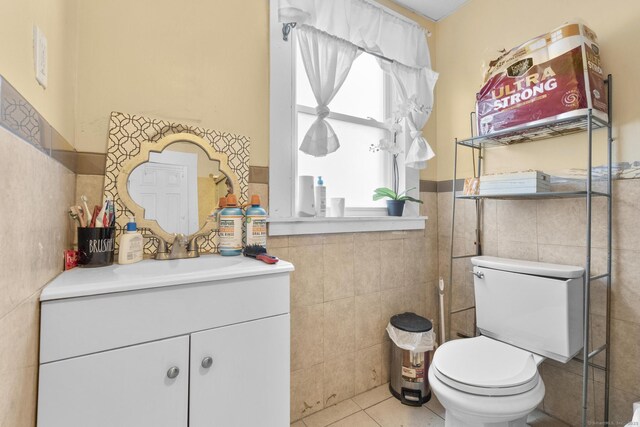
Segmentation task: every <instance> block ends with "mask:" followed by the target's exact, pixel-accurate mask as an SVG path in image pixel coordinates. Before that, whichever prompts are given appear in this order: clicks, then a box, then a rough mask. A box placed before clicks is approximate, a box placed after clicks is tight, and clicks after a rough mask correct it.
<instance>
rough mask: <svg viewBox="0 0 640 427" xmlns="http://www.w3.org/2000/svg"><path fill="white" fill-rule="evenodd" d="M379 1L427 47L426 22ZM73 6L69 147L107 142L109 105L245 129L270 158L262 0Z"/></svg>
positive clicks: (91, 147) (255, 150) (256, 158)
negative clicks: (73, 101)
mask: <svg viewBox="0 0 640 427" xmlns="http://www.w3.org/2000/svg"><path fill="white" fill-rule="evenodd" d="M381 3H383V4H385V5H387V6H390V7H392V8H393V9H395V10H397V11H399V12H400V13H403V14H405V15H408V16H409V17H411V18H413V19H415V20H417V21H418V22H419V23H420V24H421V25H423V26H426V27H427V28H429V29H430V30H431V31H432V32H433V33H434V36H433V37H432V38H431V39H430V40H429V43H430V45H431V48H432V49H435V45H434V41H435V27H434V24H433V23H432V22H430V21H428V20H426V19H424V18H421V17H419V16H417V15H415V14H412V13H410V12H408V11H406V10H403V9H401V8H400V7H398V6H397V5H395V4H394V3H392V2H391V1H389V0H384V1H381ZM79 11H80V12H79V14H80V29H79V32H80V34H82V37H80V41H79V54H78V55H79V60H78V65H79V67H78V108H77V111H78V114H77V148H78V150H80V151H92V152H105V151H106V141H107V129H108V117H109V113H110V112H111V111H114V110H115V111H123V112H128V113H136V114H142V115H147V116H151V117H158V118H163V119H169V120H172V121H177V122H181V123H186V124H193V125H198V126H204V127H207V128H213V129H219V130H226V131H229V132H233V133H239V134H243V135H246V136H248V137H250V138H251V160H250V164H251V165H253V166H267V165H268V164H269V141H268V140H269V32H268V25H269V20H268V12H269V2H268V1H267V0H244V1H241V2H240V1H238V2H230V1H222V0H215V1H211V0H192V1H189V2H176V1H174V0H160V1H158V0H140V1H136V2H130V1H125V0H114V1H91V2H81V4H80V7H79ZM151 11H152V12H151ZM432 56H435V55H433V54H432ZM434 117H435V114H434ZM431 123H433V124H434V125H432V126H428V127H427V131H426V135H427V138H429V139H430V140H432V141H435V119H434V118H432V120H431ZM430 166H431V169H430V170H431V171H433V172H432V173H433V177H435V161H433V162H432V164H431V165H430Z"/></svg>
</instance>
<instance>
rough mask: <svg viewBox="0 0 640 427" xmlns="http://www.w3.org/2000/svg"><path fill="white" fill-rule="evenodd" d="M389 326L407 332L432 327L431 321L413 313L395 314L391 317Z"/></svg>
mask: <svg viewBox="0 0 640 427" xmlns="http://www.w3.org/2000/svg"><path fill="white" fill-rule="evenodd" d="M390 322H391V326H393V327H394V328H398V329H401V330H403V331H407V332H428V331H430V330H431V328H433V325H431V321H430V320H428V319H425V318H424V317H422V316H418V315H417V314H415V313H402V314H396V315H395V316H392V317H391V320H390Z"/></svg>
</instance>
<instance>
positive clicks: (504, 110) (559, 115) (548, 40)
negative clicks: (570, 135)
mask: <svg viewBox="0 0 640 427" xmlns="http://www.w3.org/2000/svg"><path fill="white" fill-rule="evenodd" d="M589 108H592V109H593V114H594V115H595V116H597V117H598V118H600V119H602V120H605V121H606V120H607V111H608V106H607V96H606V92H605V87H604V76H603V71H602V62H601V60H600V48H599V47H598V43H597V37H596V34H595V33H594V32H593V31H592V30H591V29H589V28H588V27H587V26H586V25H584V24H578V23H572V24H566V25H563V26H561V27H559V28H556V29H555V30H553V31H551V32H550V33H547V34H543V35H541V36H539V37H536V38H534V39H531V40H529V41H527V42H525V43H523V44H522V45H520V46H518V47H516V48H513V49H511V50H510V51H509V52H507V53H506V54H504V55H503V56H501V57H500V58H498V59H497V60H495V61H492V63H491V66H490V68H489V70H488V72H487V75H486V78H485V84H484V86H483V87H482V89H481V90H480V92H479V93H478V94H477V95H476V113H477V120H478V123H477V125H478V132H479V134H480V135H489V134H492V133H494V132H499V131H508V130H509V129H511V128H514V127H517V126H521V125H525V124H531V125H544V124H546V123H549V122H551V121H554V120H558V119H565V118H567V119H568V118H571V117H574V116H578V115H583V114H586V113H587V109H589ZM564 126H565V127H563V128H562V129H565V128H566V129H574V128H577V127H578V126H577V124H576V123H572V124H569V123H567V124H566V125H564ZM562 129H556V130H562ZM507 133H508V132H507Z"/></svg>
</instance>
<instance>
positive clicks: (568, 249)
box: [438, 179, 640, 425]
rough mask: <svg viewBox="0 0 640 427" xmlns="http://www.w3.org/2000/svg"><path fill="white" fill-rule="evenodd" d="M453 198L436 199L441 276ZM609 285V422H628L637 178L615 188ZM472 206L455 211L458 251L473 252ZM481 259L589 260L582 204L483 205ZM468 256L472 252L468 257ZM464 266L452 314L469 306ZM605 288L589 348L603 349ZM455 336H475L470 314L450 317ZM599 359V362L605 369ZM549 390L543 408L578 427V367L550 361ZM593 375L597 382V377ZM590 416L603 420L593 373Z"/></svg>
mask: <svg viewBox="0 0 640 427" xmlns="http://www.w3.org/2000/svg"><path fill="white" fill-rule="evenodd" d="M451 194H452V193H450V192H449V193H439V194H438V215H439V218H438V224H439V227H438V238H439V243H440V245H439V247H440V263H439V268H440V274H441V275H443V276H446V277H448V274H449V267H448V266H449V252H448V251H449V248H450V243H449V242H450V236H451ZM613 200H614V202H613V233H612V236H613V258H612V262H613V285H612V321H611V390H610V421H612V422H614V423H622V425H624V424H625V423H626V422H628V421H629V420H630V419H631V403H632V402H634V401H638V400H640V363H638V360H640V341H639V340H638V337H640V310H638V307H640V262H639V261H638V260H639V259H640V227H639V224H638V218H639V217H638V212H640V180H637V179H634V180H620V181H615V182H614V199H613ZM475 218H476V217H475V207H474V203H473V202H468V201H459V202H458V204H457V211H456V220H457V221H456V235H455V239H454V250H455V253H460V254H461V253H463V252H464V251H466V252H469V251H473V250H474V246H473V241H474V239H473V230H474V228H475ZM482 223H483V231H484V233H483V237H482V242H483V253H484V254H485V255H494V256H501V257H508V258H518V259H527V260H534V261H544V262H552V263H566V264H575V265H584V259H585V254H586V240H585V224H586V205H585V201H584V200H574V199H566V200H544V201H542V200H541V201H484V207H483V218H482ZM605 248H606V206H605V202H604V199H600V200H597V201H596V202H595V203H594V219H593V241H592V266H593V274H600V273H603V272H605V271H606V249H605ZM469 253H470V252H469ZM469 270H470V265H469V263H468V261H465V260H460V261H455V264H454V281H455V285H454V286H455V289H454V293H453V298H452V299H453V305H454V309H456V308H463V307H465V306H466V304H472V303H473V282H472V276H471V275H470V274H469V273H468V271H469ZM605 290H606V287H605V284H604V283H603V282H602V281H600V282H596V283H594V284H593V287H592V315H591V325H592V328H591V341H592V348H597V347H599V346H600V345H601V344H602V343H604V330H605V329H604V323H605V322H604V321H605V316H604V315H605V312H606V311H605V306H604V293H605ZM452 325H453V331H452V332H453V334H454V335H455V334H456V333H457V332H461V333H465V334H469V333H470V332H472V331H473V311H470V312H469V313H466V314H460V315H455V316H454V317H453V319H452ZM603 357H604V355H600V356H598V357H597V358H596V362H597V363H603V362H604V359H603ZM541 372H542V377H543V379H544V381H545V384H546V387H547V392H546V395H545V399H544V402H543V404H542V409H543V410H544V411H546V412H548V413H550V414H551V415H553V416H555V417H557V418H560V419H562V420H563V421H566V422H568V423H570V424H572V425H578V424H579V423H580V414H581V412H580V410H581V392H582V390H581V386H582V365H581V364H580V363H577V362H573V361H572V362H570V363H569V364H566V365H563V364H561V363H557V362H553V361H547V362H545V363H544V364H543V365H542V368H541ZM594 377H595V379H594ZM590 378H592V380H591V381H590V384H589V393H590V405H589V406H590V409H591V411H590V417H591V420H592V421H602V401H603V393H604V387H603V375H602V372H601V371H598V370H594V369H591V370H590Z"/></svg>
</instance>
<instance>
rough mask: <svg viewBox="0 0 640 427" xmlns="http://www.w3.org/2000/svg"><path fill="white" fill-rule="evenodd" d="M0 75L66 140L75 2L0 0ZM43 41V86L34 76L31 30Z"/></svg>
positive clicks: (70, 120)
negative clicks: (45, 50)
mask: <svg viewBox="0 0 640 427" xmlns="http://www.w3.org/2000/svg"><path fill="white" fill-rule="evenodd" d="M0 10H1V11H2V25H0V40H2V43H0V74H2V76H4V78H5V79H6V80H7V81H8V82H9V83H11V84H12V85H13V86H14V87H15V88H16V89H17V90H18V92H20V94H22V96H24V97H25V98H26V99H27V100H28V101H29V102H30V103H31V104H32V105H33V106H34V107H35V109H36V110H37V111H38V112H39V113H40V114H42V115H43V116H44V117H45V119H46V120H47V121H49V123H51V125H53V127H54V128H55V129H56V130H57V131H58V132H59V133H60V134H61V135H62V136H64V137H65V138H66V139H67V141H69V142H71V143H72V144H73V142H74V133H75V129H74V127H75V122H74V120H75V117H74V116H75V95H76V92H75V87H76V69H77V67H76V64H77V61H76V59H77V58H76V52H77V50H76V42H77V1H76V0H20V1H15V0H0ZM34 25H38V26H39V27H40V29H41V30H42V31H43V32H44V34H45V36H46V37H47V42H48V66H49V82H48V86H47V88H46V89H43V88H42V87H41V86H40V85H39V84H38V82H36V78H35V66H34V61H33V26H34Z"/></svg>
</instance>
